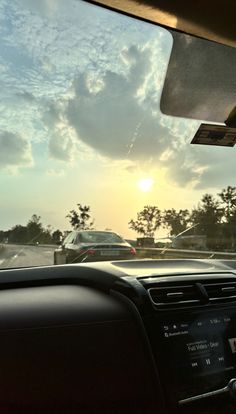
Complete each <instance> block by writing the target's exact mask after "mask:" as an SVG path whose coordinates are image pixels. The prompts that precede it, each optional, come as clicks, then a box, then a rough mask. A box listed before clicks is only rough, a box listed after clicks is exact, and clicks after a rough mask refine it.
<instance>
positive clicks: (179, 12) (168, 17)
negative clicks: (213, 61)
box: [91, 0, 236, 47]
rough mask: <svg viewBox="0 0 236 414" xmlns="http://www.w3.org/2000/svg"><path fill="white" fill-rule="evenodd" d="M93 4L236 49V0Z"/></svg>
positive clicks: (117, 0) (104, 1)
mask: <svg viewBox="0 0 236 414" xmlns="http://www.w3.org/2000/svg"><path fill="white" fill-rule="evenodd" d="M91 3H96V4H101V5H104V6H106V7H109V8H112V9H114V10H118V11H120V12H123V13H126V14H130V15H133V16H136V17H140V18H142V19H145V20H148V21H151V22H153V23H158V24H161V25H164V26H167V27H171V28H173V29H178V30H180V31H183V32H185V33H189V34H193V35H196V36H200V37H203V38H205V39H208V40H213V41H216V42H219V43H222V44H225V45H228V46H234V47H236V25H235V16H236V1H235V0H225V1H224V2H222V0H208V1H207V0H198V1H197V2H192V1H186V0H178V1H173V0H139V1H136V0H97V1H96V2H93V1H91Z"/></svg>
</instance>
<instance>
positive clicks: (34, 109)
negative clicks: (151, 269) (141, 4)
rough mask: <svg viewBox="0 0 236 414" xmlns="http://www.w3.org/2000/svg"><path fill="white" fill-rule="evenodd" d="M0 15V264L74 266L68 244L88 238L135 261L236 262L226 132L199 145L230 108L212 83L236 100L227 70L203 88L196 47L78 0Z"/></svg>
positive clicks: (235, 203) (10, 5) (2, 3)
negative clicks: (129, 252) (118, 245)
mask: <svg viewBox="0 0 236 414" xmlns="http://www.w3.org/2000/svg"><path fill="white" fill-rule="evenodd" d="M0 10H1V13H0V19H1V25H0V74H1V75H0V87H1V99H0V111H1V117H0V185H1V200H0V212H1V214H0V267H1V268H11V267H21V266H38V265H50V264H51V265H52V264H53V263H54V264H57V263H69V257H70V254H67V252H66V249H64V250H63V248H62V247H63V240H65V239H66V237H68V236H69V240H70V243H71V245H72V244H73V243H74V240H75V232H77V231H92V230H95V231H97V232H96V233H89V232H87V233H83V234H82V236H81V237H82V238H83V240H84V241H85V240H86V242H87V237H89V239H92V240H93V241H95V239H96V242H98V239H99V241H100V239H102V238H103V235H104V241H108V238H109V241H114V242H116V241H117V242H120V238H119V237H118V236H116V235H115V234H114V233H118V234H120V235H121V236H122V238H123V239H124V240H126V241H128V242H129V244H130V245H132V246H133V247H136V255H135V259H139V258H160V259H162V258H166V257H168V258H169V257H171V258H176V257H177V258H183V257H229V258H233V257H236V183H235V150H234V148H232V147H231V146H230V145H231V141H232V140H233V133H232V131H231V135H230V132H229V136H227V137H226V141H227V142H226V141H224V139H225V137H224V136H223V135H224V134H223V135H222V133H221V132H219V130H216V131H215V132H214V130H213V132H211V133H209V131H207V130H203V131H202V132H201V131H200V133H198V135H196V134H197V131H198V129H199V127H200V125H201V124H202V123H209V122H210V121H211V122H213V123H214V122H217V126H218V127H219V124H220V125H223V124H222V122H223V120H225V119H226V117H227V116H226V114H229V113H230V111H231V110H232V105H231V104H229V102H228V101H227V99H226V98H227V94H226V93H225V89H224V86H223V83H222V84H221V83H220V82H221V81H222V82H224V80H225V81H226V80H227V82H226V83H227V88H228V89H227V90H228V91H229V94H230V93H231V98H232V96H233V98H232V99H234V103H235V100H236V99H235V88H234V87H233V83H231V81H232V80H231V78H230V77H228V76H225V72H224V70H228V68H229V67H230V68H231V70H232V71H233V72H232V73H233V74H235V73H236V71H235V64H234V65H233V63H232V64H227V65H226V64H225V67H223V68H222V70H221V71H218V70H214V68H215V67H216V66H214V67H212V69H211V71H210V77H209V79H210V80H212V82H213V81H215V79H216V76H218V75H219V74H221V75H222V76H221V81H220V82H218V81H217V82H218V83H217V82H216V81H215V86H214V85H213V83H214V82H213V83H210V86H211V88H212V89H207V87H208V86H209V82H210V80H209V82H207V83H206V84H205V86H204V87H203V88H202V86H201V88H202V89H201V90H200V89H199V88H200V85H202V84H201V83H200V81H199V80H198V79H200V78H198V77H197V76H198V75H199V74H200V75H201V76H203V75H204V73H206V72H207V71H206V70H205V67H206V66H205V65H206V63H207V62H208V63H209V59H208V58H207V56H205V55H204V56H203V52H202V50H203V48H202V47H199V48H198V50H199V52H198V53H199V61H198V55H196V54H195V55H194V59H193V58H192V54H191V53H192V50H193V45H194V44H195V43H196V44H197V45H199V43H198V42H200V40H201V39H194V38H193V37H191V36H187V35H183V34H181V33H178V32H174V33H171V32H170V31H168V30H167V29H165V28H163V27H159V26H157V25H153V24H151V23H148V22H144V21H141V20H137V19H134V18H131V17H129V16H125V15H122V14H119V13H116V12H114V11H111V10H108V9H104V8H101V7H98V6H97V5H94V4H90V3H87V2H84V1H81V0H67V1H63V0H53V1H45V0H37V1H29V0H11V1H10V2H9V1H8V0H0ZM181 39H182V41H183V42H184V45H185V46H184V47H182V46H181V45H182V44H183V42H182V43H181V42H180V40H181ZM176 42H177V43H178V42H179V43H178V45H179V46H178V48H175V47H174V43H176ZM205 42H207V41H205ZM177 43H176V44H177ZM209 43H210V42H209ZM211 45H212V46H211V48H212V50H213V51H215V50H216V48H217V46H218V45H217V44H214V43H212V44H211ZM222 47H223V48H224V46H222ZM217 50H218V49H217ZM222 50H223V51H224V50H225V49H222ZM227 50H228V51H229V52H230V51H231V48H228V49H227ZM173 51H175V52H174V55H172V52H173ZM200 51H201V54H200ZM215 55H217V53H215ZM215 55H214V56H215ZM209 56H212V55H209ZM221 56H224V59H223V58H222V62H226V57H227V56H226V54H225V53H222V54H221ZM214 59H215V58H214ZM186 60H187V64H186V65H185V69H184V70H182V66H180V62H181V61H186ZM235 61H236V60H235V59H234V62H235ZM191 62H193V66H194V70H195V72H193V67H191V66H190V63H191ZM210 62H213V63H212V64H214V65H216V60H213V58H211V59H210ZM227 62H229V61H228V60H227ZM169 64H170V65H169ZM170 66H171V68H172V69H173V68H174V69H179V71H178V72H179V74H178V76H180V73H181V75H182V78H181V80H180V78H179V77H178V76H174V75H173V74H172V71H169V69H170ZM189 68H190V69H191V70H190V69H189ZM185 71H186V73H185ZM191 73H194V77H195V78H194V79H195V80H194V81H193V82H192V83H191V84H190V83H189V82H188V81H187V74H188V75H189V74H191ZM217 74H218V75H217ZM213 75H214V76H213ZM234 76H235V75H234ZM234 84H235V78H234ZM214 88H215V89H214ZM217 88H218V89H217ZM219 89H220V92H219ZM186 90H188V99H187V98H186V97H185V96H184V93H185V92H186ZM163 91H164V92H163ZM199 91H200V92H199ZM216 91H217V92H216ZM232 91H233V92H232ZM219 93H221V95H220V94H219ZM224 93H225V94H224ZM232 94H233V95H232ZM179 96H180V98H179ZM200 98H201V99H202V100H200ZM191 99H192V100H191ZM205 99H206V100H207V101H205ZM209 102H211V107H212V110H213V109H214V110H215V112H217V111H218V112H217V114H216V116H214V115H212V113H211V111H210V110H209V108H210V104H209ZM171 103H172V104H171ZM218 104H219V105H218ZM222 105H223V106H224V113H222V112H221V108H222ZM164 112H165V113H164ZM221 118H222V121H221ZM206 128H207V127H206ZM199 134H200V135H199ZM194 137H195V142H196V141H198V140H201V139H202V140H203V141H204V140H205V139H206V138H207V137H208V138H209V139H208V142H205V141H204V142H202V143H203V144H204V143H205V144H213V145H196V144H192V140H193V139H194ZM223 138H224V139H223ZM222 139H223V140H222ZM225 142H226V146H222V145H221V144H222V143H225ZM198 143H199V141H198ZM200 143H201V142H200ZM72 231H73V232H74V233H71V232H72ZM103 232H107V233H106V234H105V233H103ZM113 232H114V233H113ZM102 241H103V240H102ZM134 253H135V252H134V250H133V254H134ZM114 254H115V252H114ZM117 255H118V253H117ZM59 257H60V260H59ZM104 257H105V254H104ZM117 258H119V257H118V256H117ZM132 258H134V257H132ZM128 259H129V258H128V257H127V260H128ZM73 260H74V261H75V259H73ZM83 260H85V258H83ZM106 260H107V257H106Z"/></svg>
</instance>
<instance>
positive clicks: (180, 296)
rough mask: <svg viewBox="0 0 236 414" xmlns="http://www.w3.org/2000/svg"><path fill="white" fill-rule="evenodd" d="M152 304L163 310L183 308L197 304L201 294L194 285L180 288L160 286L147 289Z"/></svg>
mask: <svg viewBox="0 0 236 414" xmlns="http://www.w3.org/2000/svg"><path fill="white" fill-rule="evenodd" d="M148 293H149V296H150V298H151V300H152V302H153V303H154V304H155V305H156V306H158V307H163V308H168V307H171V306H176V305H177V306H178V305H179V306H183V305H184V304H188V305H190V304H197V303H200V301H201V294H200V292H199V290H198V289H197V286H196V285H194V284H186V285H181V286H173V285H171V284H170V285H167V286H160V287H153V288H150V289H148Z"/></svg>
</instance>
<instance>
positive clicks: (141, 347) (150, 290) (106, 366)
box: [0, 0, 236, 414]
mask: <svg viewBox="0 0 236 414" xmlns="http://www.w3.org/2000/svg"><path fill="white" fill-rule="evenodd" d="M88 3H91V4H93V5H95V6H96V7H99V8H105V9H108V10H111V11H113V12H115V13H119V14H122V15H126V16H129V17H132V18H134V19H138V20H141V21H145V22H148V23H151V24H152V25H154V26H155V25H158V26H160V27H163V28H166V29H168V30H169V31H170V33H171V34H172V36H173V48H172V53H171V56H170V59H169V64H168V68H167V72H166V77H165V82H164V86H163V90H162V95H161V99H160V108H161V111H162V112H163V113H164V114H166V115H168V116H175V117H185V118H189V119H201V120H202V121H203V122H214V123H216V124H222V123H223V124H224V123H225V121H226V120H227V118H229V122H228V127H229V128H231V129H232V133H235V129H234V128H235V117H234V116H232V119H231V118H230V117H229V116H230V113H231V111H232V110H233V108H234V106H235V101H236V83H235V72H236V49H235V47H236V28H235V27H236V26H235V16H236V3H235V1H233V0H225V1H224V2H220V1H207V0H206V1H202V0H201V1H198V2H185V1H176V2H173V1H170V0H165V1H163V0H139V1H136V0H97V1H96V2H92V1H91V2H88ZM124 30H125V29H124ZM190 46H191V47H190ZM180 51H184V53H182V54H181V55H180V53H179V52H180ZM219 57H220V58H219ZM130 59H131V58H130ZM201 67H203V68H204V70H203V72H204V76H203V75H202V73H203V72H202V71H201V70H199V69H200V68H201ZM179 102H181V103H182V104H181V105H180V104H179ZM111 139H112V137H111ZM230 150H232V149H231V148H230ZM153 151H155V149H153ZM219 162H221V163H224V162H227V161H226V160H225V159H221V160H220V161H219ZM61 191H63V189H61ZM0 287H1V289H0V350H1V352H0V412H1V413H6V414H15V413H24V414H26V413H41V414H43V413H65V414H67V413H68V414H69V413H84V414H85V413H94V414H95V413H103V414H105V413H114V414H118V413H119V414H120V413H145V414H152V413H153V414H178V413H179V414H185V413H186V414H194V413H196V414H200V413H201V414H210V413H214V414H220V413H225V414H231V413H235V412H236V260H231V259H230V258H229V259H227V258H222V259H214V258H207V259H197V258H196V259H192V258H186V259H184V258H183V259H181V258H180V259H167V260H155V259H139V260H127V261H126V260H124V261H123V260H120V261H119V260H117V261H116V260H114V261H104V262H91V263H78V264H66V265H57V266H53V265H47V266H36V267H21V268H18V267H14V264H13V265H12V266H11V267H10V268H8V269H1V270H0Z"/></svg>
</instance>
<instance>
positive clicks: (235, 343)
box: [229, 338, 236, 354]
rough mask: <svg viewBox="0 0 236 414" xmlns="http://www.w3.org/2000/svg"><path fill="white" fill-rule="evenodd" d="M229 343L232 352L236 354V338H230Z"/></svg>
mask: <svg viewBox="0 0 236 414" xmlns="http://www.w3.org/2000/svg"><path fill="white" fill-rule="evenodd" d="M229 344H230V348H231V351H232V354H236V338H230V339H229Z"/></svg>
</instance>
